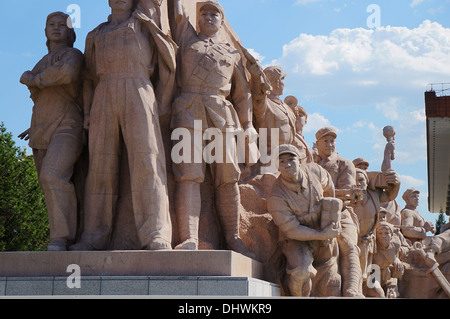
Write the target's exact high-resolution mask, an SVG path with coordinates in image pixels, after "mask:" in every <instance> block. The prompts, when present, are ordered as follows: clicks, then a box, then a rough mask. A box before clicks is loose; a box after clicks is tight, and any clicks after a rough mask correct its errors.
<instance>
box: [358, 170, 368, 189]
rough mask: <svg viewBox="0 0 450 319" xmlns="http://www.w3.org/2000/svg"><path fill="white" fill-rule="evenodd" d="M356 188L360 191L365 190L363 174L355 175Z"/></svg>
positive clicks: (365, 181)
mask: <svg viewBox="0 0 450 319" xmlns="http://www.w3.org/2000/svg"><path fill="white" fill-rule="evenodd" d="M356 186H358V187H359V188H361V189H367V186H368V185H367V180H366V177H365V176H364V174H363V173H356Z"/></svg>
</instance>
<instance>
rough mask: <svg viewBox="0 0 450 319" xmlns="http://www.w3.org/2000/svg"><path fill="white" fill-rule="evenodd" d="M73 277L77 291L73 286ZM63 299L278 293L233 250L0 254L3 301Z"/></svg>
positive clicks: (256, 266)
mask: <svg viewBox="0 0 450 319" xmlns="http://www.w3.org/2000/svg"><path fill="white" fill-rule="evenodd" d="M73 265H75V268H77V269H78V273H76V272H74V268H73ZM69 266H72V268H68V267H69ZM75 275H79V276H78V278H79V283H80V285H79V287H71V285H70V282H75V281H74V280H75V278H74V276H75ZM68 283H69V284H68ZM63 295H91V296H92V295H97V296H106V295H136V296H183V295H186V296H253V297H272V296H279V295H280V289H279V287H278V286H277V285H275V284H272V283H269V282H266V281H265V280H264V267H263V265H262V264H261V263H259V262H257V261H255V260H252V259H250V258H247V257H245V256H243V255H241V254H238V253H235V252H232V251H207V250H204V251H202V250H200V251H96V252H6V253H0V296H63Z"/></svg>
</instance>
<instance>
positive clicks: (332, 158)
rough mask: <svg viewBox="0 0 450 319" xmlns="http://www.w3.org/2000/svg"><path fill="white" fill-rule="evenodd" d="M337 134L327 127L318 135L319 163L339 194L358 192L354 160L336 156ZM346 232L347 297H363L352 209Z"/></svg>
mask: <svg viewBox="0 0 450 319" xmlns="http://www.w3.org/2000/svg"><path fill="white" fill-rule="evenodd" d="M336 138H337V132H336V130H335V129H334V128H332V127H324V128H322V129H320V130H319V131H317V133H316V139H317V142H316V146H317V148H318V155H317V161H318V164H319V165H320V166H322V167H323V168H325V169H326V170H327V171H328V172H329V173H330V175H331V178H332V180H333V183H334V186H335V188H336V192H338V191H340V190H343V191H344V192H347V191H350V192H351V190H352V189H355V188H356V170H355V166H354V165H353V163H352V162H351V161H350V160H347V159H344V158H342V157H341V156H339V154H338V153H337V152H336ZM341 224H342V232H341V235H340V236H339V237H338V243H339V250H340V253H341V254H340V258H341V273H342V285H343V287H342V288H343V295H344V297H362V272H361V265H360V261H359V248H358V218H357V216H356V215H355V213H354V212H353V210H352V208H351V207H348V206H347V207H344V210H343V211H342V218H341Z"/></svg>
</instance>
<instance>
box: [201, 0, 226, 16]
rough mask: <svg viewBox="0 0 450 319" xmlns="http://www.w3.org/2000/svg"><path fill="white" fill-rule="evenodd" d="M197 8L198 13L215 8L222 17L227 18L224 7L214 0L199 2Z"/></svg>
mask: <svg viewBox="0 0 450 319" xmlns="http://www.w3.org/2000/svg"><path fill="white" fill-rule="evenodd" d="M197 8H198V12H201V11H202V10H204V9H207V8H214V9H216V10H217V11H219V12H220V14H221V15H222V17H224V16H225V10H224V9H223V7H222V5H221V4H220V3H219V2H217V1H214V0H208V1H199V2H198V3H197Z"/></svg>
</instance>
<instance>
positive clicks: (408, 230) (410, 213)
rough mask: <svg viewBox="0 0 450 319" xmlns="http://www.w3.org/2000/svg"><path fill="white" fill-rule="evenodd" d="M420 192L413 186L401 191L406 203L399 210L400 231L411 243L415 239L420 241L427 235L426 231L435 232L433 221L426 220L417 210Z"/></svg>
mask: <svg viewBox="0 0 450 319" xmlns="http://www.w3.org/2000/svg"><path fill="white" fill-rule="evenodd" d="M419 197H420V192H419V191H418V190H417V189H415V188H409V189H407V190H406V191H405V193H403V196H402V198H403V200H404V201H405V203H406V206H405V208H403V210H402V211H401V215H402V226H404V227H403V228H402V233H403V235H404V236H405V238H406V239H408V240H409V241H410V242H411V243H412V244H413V243H415V242H416V241H419V242H422V240H423V239H425V237H426V236H427V232H431V233H433V234H434V233H435V228H434V225H433V223H431V222H426V221H425V220H424V219H423V217H422V216H420V214H419V212H418V211H417V207H418V206H419Z"/></svg>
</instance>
